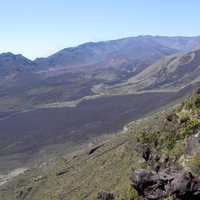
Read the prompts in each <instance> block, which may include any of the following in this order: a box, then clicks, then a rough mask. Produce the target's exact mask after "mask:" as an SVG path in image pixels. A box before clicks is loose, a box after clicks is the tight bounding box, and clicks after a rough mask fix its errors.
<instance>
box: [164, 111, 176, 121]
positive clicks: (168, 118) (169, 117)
mask: <svg viewBox="0 0 200 200" xmlns="http://www.w3.org/2000/svg"><path fill="white" fill-rule="evenodd" d="M166 119H167V121H169V122H173V121H177V120H178V116H177V114H176V113H170V114H169V115H167V116H166Z"/></svg>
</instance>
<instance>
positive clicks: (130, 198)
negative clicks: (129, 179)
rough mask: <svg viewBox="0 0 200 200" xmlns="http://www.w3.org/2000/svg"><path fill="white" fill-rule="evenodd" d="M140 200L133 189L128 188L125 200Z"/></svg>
mask: <svg viewBox="0 0 200 200" xmlns="http://www.w3.org/2000/svg"><path fill="white" fill-rule="evenodd" d="M140 199H141V198H140V196H139V194H138V192H137V191H136V190H135V189H134V188H133V187H131V186H130V187H129V188H128V191H127V200H140Z"/></svg>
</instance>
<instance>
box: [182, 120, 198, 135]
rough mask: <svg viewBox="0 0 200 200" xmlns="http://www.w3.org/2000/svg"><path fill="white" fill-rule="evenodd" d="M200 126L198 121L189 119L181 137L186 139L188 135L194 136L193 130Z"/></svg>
mask: <svg viewBox="0 0 200 200" xmlns="http://www.w3.org/2000/svg"><path fill="white" fill-rule="evenodd" d="M199 125H200V122H199V120H198V119H196V118H193V119H190V121H189V122H188V123H187V125H186V127H185V130H184V132H183V136H184V137H186V136H188V135H192V134H194V131H195V129H196V128H197V127H198V126H199Z"/></svg>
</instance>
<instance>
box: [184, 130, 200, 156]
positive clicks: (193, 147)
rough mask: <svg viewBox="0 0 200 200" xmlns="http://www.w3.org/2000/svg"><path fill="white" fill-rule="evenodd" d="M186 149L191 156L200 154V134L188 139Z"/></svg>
mask: <svg viewBox="0 0 200 200" xmlns="http://www.w3.org/2000/svg"><path fill="white" fill-rule="evenodd" d="M185 149H186V152H187V153H188V154H189V155H195V154H196V153H197V152H200V132H198V133H197V134H195V135H191V136H190V137H188V138H187V139H186V147H185Z"/></svg>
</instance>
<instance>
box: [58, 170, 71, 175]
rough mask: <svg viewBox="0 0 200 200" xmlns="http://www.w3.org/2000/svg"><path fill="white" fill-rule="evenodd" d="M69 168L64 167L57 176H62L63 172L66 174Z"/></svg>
mask: <svg viewBox="0 0 200 200" xmlns="http://www.w3.org/2000/svg"><path fill="white" fill-rule="evenodd" d="M68 171H69V170H68V169H63V170H61V171H58V172H56V176H61V175H63V174H66V173H67V172H68Z"/></svg>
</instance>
